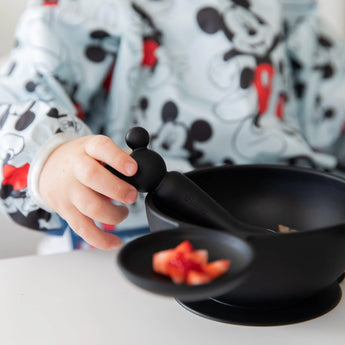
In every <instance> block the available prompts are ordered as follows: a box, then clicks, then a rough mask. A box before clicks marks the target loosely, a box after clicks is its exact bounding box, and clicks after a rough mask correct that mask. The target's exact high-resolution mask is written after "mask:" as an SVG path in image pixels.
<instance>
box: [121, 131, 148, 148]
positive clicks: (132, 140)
mask: <svg viewBox="0 0 345 345" xmlns="http://www.w3.org/2000/svg"><path fill="white" fill-rule="evenodd" d="M125 139H126V144H127V145H128V147H130V148H131V149H132V150H135V149H139V148H146V147H147V146H148V144H149V142H150V135H149V133H148V132H147V130H146V129H145V128H142V127H133V128H131V129H130V130H129V131H128V132H127V134H126V138H125Z"/></svg>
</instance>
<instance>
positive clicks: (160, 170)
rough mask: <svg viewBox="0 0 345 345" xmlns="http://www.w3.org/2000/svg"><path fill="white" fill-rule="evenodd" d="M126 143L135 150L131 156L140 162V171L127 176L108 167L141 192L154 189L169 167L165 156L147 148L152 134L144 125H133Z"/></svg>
mask: <svg viewBox="0 0 345 345" xmlns="http://www.w3.org/2000/svg"><path fill="white" fill-rule="evenodd" d="M125 139H126V143H127V145H128V146H129V147H130V148H131V149H132V150H133V152H132V153H131V156H132V157H133V158H134V159H135V161H136V162H137V164H138V171H137V172H136V174H135V175H134V176H125V175H123V174H121V173H119V172H118V171H116V170H115V169H113V168H112V167H111V166H109V165H107V166H106V168H107V169H108V170H109V171H111V172H112V173H113V174H114V175H116V176H118V177H120V178H121V179H123V180H124V181H126V182H128V183H130V184H131V185H133V186H134V187H135V188H136V189H137V190H138V191H139V192H144V193H146V192H151V191H153V190H154V189H155V188H156V187H157V186H158V185H159V184H160V183H161V181H162V180H163V178H164V176H165V174H166V173H167V168H166V165H165V162H164V160H163V158H162V157H161V156H160V155H159V154H158V153H156V152H154V151H152V150H149V149H148V148H147V146H148V144H149V142H150V135H149V133H148V132H147V130H146V129H144V128H142V127H132V128H131V129H130V130H129V131H128V132H127V134H126V137H125Z"/></svg>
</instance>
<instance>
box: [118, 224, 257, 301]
mask: <svg viewBox="0 0 345 345" xmlns="http://www.w3.org/2000/svg"><path fill="white" fill-rule="evenodd" d="M184 240H189V241H190V242H191V244H192V245H193V247H194V248H195V249H207V250H208V253H209V261H210V262H211V261H214V260H218V259H228V260H230V262H231V263H230V268H229V270H228V271H227V272H226V273H225V274H224V275H222V276H220V277H219V278H217V279H215V280H214V281H212V282H210V283H208V284H203V285H191V286H190V285H186V284H181V285H176V284H175V283H173V282H172V280H171V279H170V278H168V277H165V276H163V275H160V274H158V273H155V272H154V271H153V268H152V257H153V254H154V253H156V252H158V251H161V250H165V249H170V248H174V247H176V246H177V245H178V244H180V243H181V242H182V241H184ZM252 261H253V251H252V248H251V247H250V246H249V244H247V243H246V242H245V241H244V240H243V239H240V238H238V237H235V236H232V235H230V234H227V233H225V232H222V231H217V230H208V229H202V228H183V229H182V228H181V229H174V230H164V231H158V232H154V233H151V234H148V235H145V236H142V237H139V238H137V239H135V240H133V241H131V242H129V243H127V244H126V245H125V246H124V247H122V248H121V250H120V252H119V255H118V256H117V263H118V266H119V267H120V269H121V271H122V272H123V274H124V275H125V276H126V277H127V279H128V280H129V281H131V282H132V283H134V284H135V285H137V286H139V287H141V288H143V289H145V290H148V291H150V292H153V293H157V294H160V295H164V296H173V297H175V298H178V299H181V300H184V301H196V300H202V299H205V298H207V297H209V296H211V297H217V296H220V295H222V294H225V293H226V292H228V291H230V290H231V289H233V288H234V287H236V286H237V285H238V284H240V283H241V282H242V281H243V279H244V278H245V277H246V275H247V273H248V272H249V271H250V268H251V264H252Z"/></svg>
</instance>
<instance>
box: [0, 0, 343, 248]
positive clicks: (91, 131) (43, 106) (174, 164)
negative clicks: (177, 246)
mask: <svg viewBox="0 0 345 345" xmlns="http://www.w3.org/2000/svg"><path fill="white" fill-rule="evenodd" d="M344 53H345V50H344V46H343V43H342V42H340V40H339V39H338V38H337V37H335V35H334V34H333V33H330V32H329V30H328V29H326V28H325V27H324V24H323V23H322V22H320V20H319V19H318V16H317V7H316V4H315V3H314V1H313V0H300V1H296V0H295V1H293V0H280V1H277V0H211V1H210V0H208V1H206V0H190V1H184V0H160V1H158V0H156V1H152V0H136V1H126V0H97V1H94V0H59V1H42V0H31V1H30V2H29V6H28V8H27V10H26V12H25V13H24V14H23V16H22V18H21V20H20V22H19V24H18V28H17V31H16V46H15V48H14V49H13V51H12V54H11V56H10V58H9V61H8V63H7V64H6V66H5V67H4V68H3V69H2V74H1V77H0V157H1V160H2V174H1V179H0V181H1V201H2V206H3V209H4V211H5V212H7V213H8V215H9V216H10V217H12V219H13V220H14V221H16V222H18V223H19V224H22V225H23V226H25V227H28V228H32V229H37V230H44V231H47V232H48V233H52V234H60V235H61V234H62V233H64V236H65V237H66V236H67V235H66V234H69V235H68V236H72V240H73V244H74V245H73V247H74V248H76V247H81V246H82V247H83V246H85V245H86V244H85V242H84V241H81V240H80V238H79V237H78V236H76V234H78V235H79V236H81V238H83V239H84V240H85V241H86V243H88V244H89V245H92V246H94V247H97V248H101V249H111V248H115V247H117V246H118V245H119V243H120V237H121V236H122V238H123V239H126V238H127V237H126V236H127V235H128V232H127V230H128V229H132V230H133V232H132V233H133V234H134V235H139V234H141V233H143V232H145V231H147V223H146V217H145V211H144V205H143V196H142V195H139V196H138V194H137V191H136V190H135V189H134V187H132V186H130V185H128V184H127V183H125V182H124V181H121V180H120V179H118V178H117V177H115V176H114V175H112V174H111V173H110V172H109V171H107V170H106V169H105V168H104V164H109V165H110V166H112V167H113V168H114V169H116V170H118V171H120V172H122V173H123V174H125V175H128V176H131V175H133V174H135V172H136V169H137V165H136V163H135V161H134V160H133V159H132V158H131V157H130V156H129V155H128V152H127V151H125V149H127V148H126V146H125V145H124V142H123V140H124V133H125V132H126V130H127V129H128V128H130V127H131V126H133V125H141V126H143V127H145V128H146V129H147V130H148V131H149V132H150V133H151V147H152V149H154V150H156V151H158V152H159V153H160V154H162V155H163V156H164V158H165V159H166V161H167V163H168V169H169V170H172V169H174V170H181V171H187V170H191V169H194V168H199V167H204V166H214V165H221V164H247V163H274V164H299V165H306V166H309V167H312V168H317V169H323V170H328V171H337V170H339V169H341V168H342V162H343V159H344V153H343V150H342V148H343V146H344V145H343V144H342V142H343V135H342V133H343V132H342V129H343V124H344V118H345V97H344V91H345V79H344V64H343V62H344V61H345V55H344ZM115 143H116V144H115ZM125 205H127V206H128V207H129V209H130V211H129V213H130V216H129V217H128V218H127V219H125V218H126V217H127V215H128V208H127V206H125ZM66 229H67V230H66ZM70 229H72V230H73V231H72V232H70ZM117 235H119V236H120V237H118V236H117Z"/></svg>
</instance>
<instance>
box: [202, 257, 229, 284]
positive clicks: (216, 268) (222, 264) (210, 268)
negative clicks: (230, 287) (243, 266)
mask: <svg viewBox="0 0 345 345" xmlns="http://www.w3.org/2000/svg"><path fill="white" fill-rule="evenodd" d="M229 268H230V260H225V259H220V260H216V261H213V262H210V263H209V264H207V265H205V266H204V267H203V269H204V272H205V273H206V274H207V275H208V276H209V277H210V278H211V279H212V280H213V279H215V278H217V277H219V276H220V275H222V274H224V273H225V272H226V271H227V270H228V269H229Z"/></svg>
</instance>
